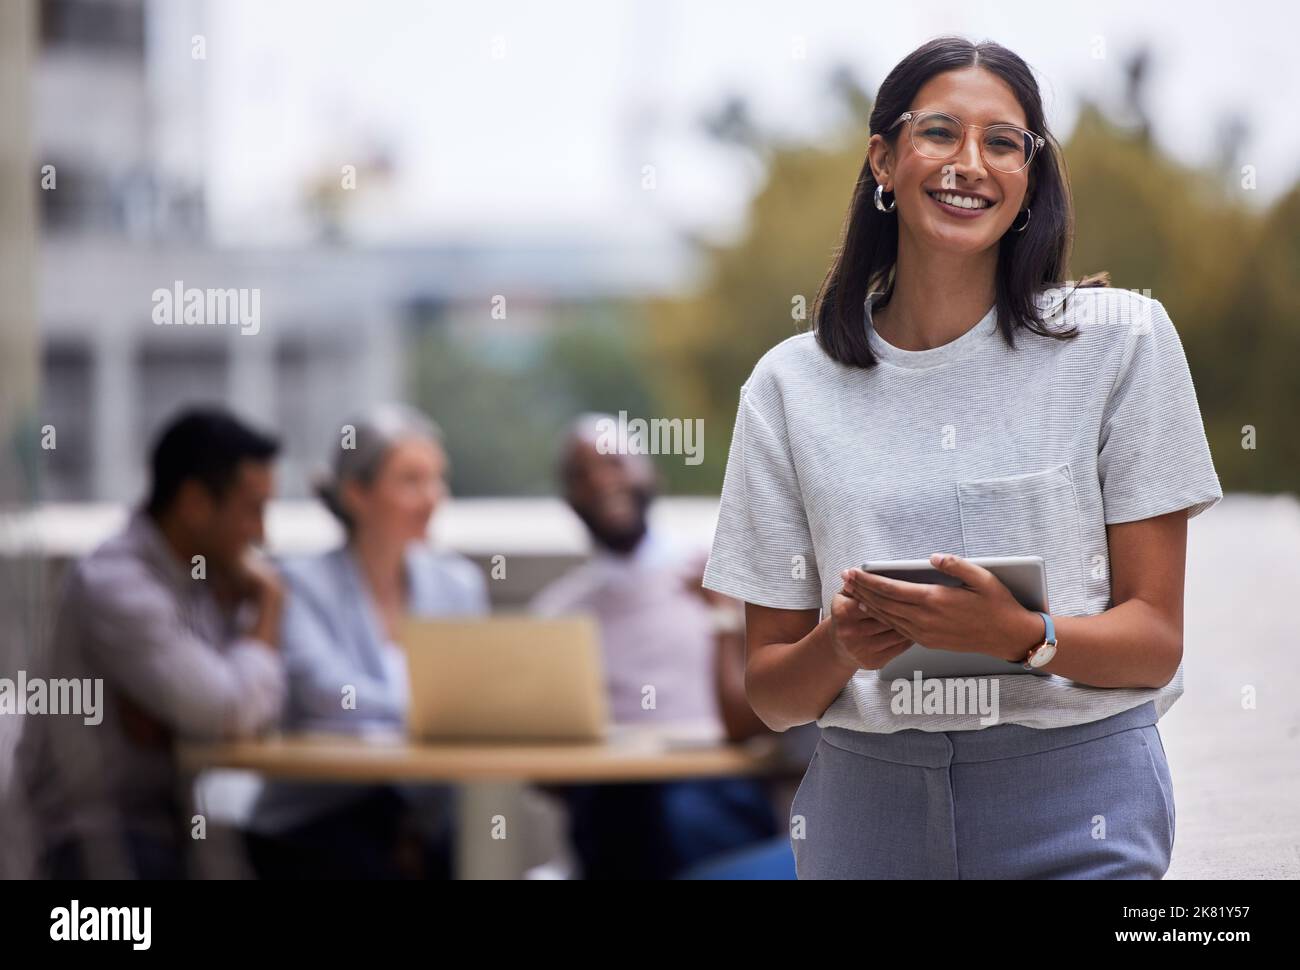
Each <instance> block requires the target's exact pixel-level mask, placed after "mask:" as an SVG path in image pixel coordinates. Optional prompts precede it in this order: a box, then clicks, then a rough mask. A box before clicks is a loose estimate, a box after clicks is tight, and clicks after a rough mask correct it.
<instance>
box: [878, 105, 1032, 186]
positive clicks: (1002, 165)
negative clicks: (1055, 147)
mask: <svg viewBox="0 0 1300 970" xmlns="http://www.w3.org/2000/svg"><path fill="white" fill-rule="evenodd" d="M904 121H910V122H911V123H912V130H911V135H912V147H913V148H915V149H916V152H917V154H918V155H923V156H925V157H926V158H933V159H945V158H952V157H953V156H955V155H956V154H957V153H958V152H960V151H961V149H962V146H963V145H964V144H965V143H966V129H967V128H978V129H980V130H981V131H982V132H984V137H983V139H982V140H981V141H980V156H981V157H982V158H983V159H984V163H985V164H986V165H988V167H989V168H993V169H997V170H998V171H999V172H1005V173H1007V174H1008V175H1010V174H1013V173H1015V172H1019V171H1020V170H1021V169H1023V168H1024V167H1025V166H1026V165H1028V164H1029V163H1030V162H1032V161H1033V160H1034V155H1035V154H1036V153H1037V151H1038V149H1040V148H1042V147H1043V145H1045V144H1046V143H1047V139H1045V138H1044V137H1043V136H1042V135H1036V134H1034V133H1033V132H1032V131H1029V130H1027V129H1025V128H1021V127H1019V126H1017V125H965V124H962V122H961V120H960V119H958V118H954V117H953V116H952V115H950V114H945V113H944V112H942V111H904V112H903V113H902V114H901V115H899V116H898V120H897V121H895V122H894V123H893V124H892V125H890V126H889V127H888V128H886V129H885V130H886V131H893V130H894V129H895V128H897V127H898V126H899V125H901V124H902V123H903V122H904Z"/></svg>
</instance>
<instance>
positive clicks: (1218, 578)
mask: <svg viewBox="0 0 1300 970" xmlns="http://www.w3.org/2000/svg"><path fill="white" fill-rule="evenodd" d="M1298 606H1300V502H1297V501H1296V499H1295V498H1294V497H1289V496H1288V497H1268V498H1263V497H1259V498H1257V497H1254V496H1248V495H1229V496H1226V497H1225V498H1224V499H1223V501H1222V502H1220V503H1219V505H1218V506H1217V507H1215V508H1213V509H1211V510H1210V511H1209V512H1206V513H1205V514H1204V515H1201V516H1198V517H1197V518H1195V519H1192V520H1191V522H1190V523H1189V524H1188V553H1187V602H1186V615H1185V621H1184V650H1183V677H1184V693H1183V696H1182V697H1181V698H1179V700H1178V702H1177V703H1176V704H1174V706H1173V707H1172V708H1171V709H1170V711H1169V713H1168V714H1166V715H1165V716H1164V717H1163V718H1161V720H1160V725H1159V727H1160V733H1161V736H1162V738H1163V739H1164V744H1165V752H1166V754H1167V756H1168V759H1169V766H1170V772H1171V774H1172V776H1173V781H1174V802H1175V819H1176V822H1175V836H1174V854H1173V861H1172V863H1171V865H1170V867H1169V872H1168V874H1167V875H1166V878H1168V879H1197V878H1218V879H1259V878H1268V879H1296V878H1300V628H1297V624H1296V620H1295V617H1294V615H1293V614H1292V612H1291V611H1292V610H1293V609H1296V608H1297V607H1298ZM1248 688H1253V689H1254V694H1255V708H1254V709H1253V710H1252V709H1249V707H1247V706H1246V705H1245V704H1244V702H1243V694H1244V693H1245V692H1246V690H1247V689H1248Z"/></svg>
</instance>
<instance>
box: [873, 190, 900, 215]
mask: <svg viewBox="0 0 1300 970" xmlns="http://www.w3.org/2000/svg"><path fill="white" fill-rule="evenodd" d="M884 193H885V187H884V186H883V185H877V186H876V208H877V209H879V210H880V211H881V212H893V211H894V210H895V209H897V208H898V200H897V199H890V200H889V208H888V209H886V208H885V204H884V203H883V202H881V201H880V200H881V197H882V196H883V195H884Z"/></svg>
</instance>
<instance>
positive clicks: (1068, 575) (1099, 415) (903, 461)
mask: <svg viewBox="0 0 1300 970" xmlns="http://www.w3.org/2000/svg"><path fill="white" fill-rule="evenodd" d="M1063 295H1064V293H1063V291H1061V290H1046V291H1044V292H1043V293H1041V294H1040V295H1039V298H1038V301H1039V306H1040V307H1042V308H1044V309H1045V310H1049V311H1050V313H1049V315H1047V317H1046V322H1047V324H1048V326H1049V327H1050V328H1053V329H1068V328H1069V326H1070V325H1074V326H1077V327H1078V329H1079V330H1080V335H1079V336H1078V337H1076V338H1074V339H1073V340H1065V341H1058V340H1054V339H1051V338H1048V337H1041V336H1038V335H1036V334H1033V333H1030V332H1028V331H1025V330H1018V331H1017V332H1016V335H1015V340H1016V347H1015V349H1014V350H1013V349H1011V348H1009V347H1007V345H1006V342H1005V340H1004V339H1003V338H1002V336H1001V334H1000V333H999V332H998V329H997V318H996V313H995V310H993V309H990V310H989V312H988V313H987V314H986V315H985V316H984V318H983V319H982V320H980V321H979V322H978V323H977V324H975V326H974V327H972V328H971V329H970V330H968V331H966V332H965V333H963V334H962V335H961V336H959V337H958V338H957V339H955V340H952V341H950V342H949V343H946V344H944V345H942V346H940V347H934V348H932V349H929V350H918V351H909V350H902V349H900V348H898V347H894V346H893V345H891V344H888V343H886V342H885V341H884V340H883V339H882V338H881V337H880V336H879V334H877V333H876V332H875V331H874V329H872V327H871V321H870V314H869V310H870V306H868V315H867V320H866V328H867V337H868V340H869V341H870V343H871V347H872V350H873V352H874V353H876V354H877V356H878V358H879V363H878V365H877V366H875V367H873V368H869V369H867V368H855V367H848V366H845V365H842V364H839V363H837V362H835V361H833V360H832V359H831V358H830V357H828V356H827V355H826V354H825V353H824V352H823V351H822V349H821V347H820V346H819V345H818V344H817V341H816V338H815V337H814V335H813V334H812V333H801V334H798V335H796V336H793V337H790V338H788V339H786V340H784V341H782V342H781V343H779V344H777V345H776V346H775V347H773V348H772V349H771V350H769V351H768V352H767V353H766V354H764V355H763V357H762V358H761V359H760V360H759V361H758V363H757V364H756V365H755V367H754V370H753V373H752V374H751V375H750V376H749V378H748V379H747V380H746V381H745V383H744V385H743V386H742V387H741V389H740V404H739V408H738V411H737V416H736V425H735V430H734V432H733V435H732V440H731V450H730V454H729V457H728V460H727V470H726V475H725V478H724V482H723V487H722V498H721V506H720V509H719V515H718V526H717V531H716V533H715V535H714V539H713V548H712V554H711V556H710V558H709V562H708V565H707V567H706V569H705V573H704V585H705V586H706V587H708V588H709V589H713V590H717V591H719V592H722V593H726V594H728V595H731V596H734V597H737V598H738V599H742V600H745V601H746V602H749V603H755V604H758V605H762V606H769V607H776V608H780V609H801V610H806V609H814V608H820V609H821V610H822V615H823V616H827V615H829V612H830V607H831V601H832V599H833V598H834V596H835V594H836V593H837V592H838V591H839V590H840V588H841V587H842V585H843V583H842V581H841V579H840V572H841V571H842V570H844V569H846V568H848V567H850V566H860V565H861V564H862V563H864V562H866V561H868V560H881V559H926V558H928V557H929V556H930V554H931V553H934V552H954V553H957V554H959V555H962V556H966V557H977V556H1024V555H1035V556H1042V557H1043V559H1044V561H1045V562H1046V565H1047V574H1048V600H1049V608H1050V612H1051V613H1053V614H1055V615H1067V616H1068V615H1072V616H1091V615H1094V614H1098V613H1102V612H1104V611H1105V610H1107V609H1109V608H1110V607H1111V606H1112V605H1113V603H1112V601H1111V594H1110V571H1109V568H1108V546H1107V541H1106V526H1107V525H1111V524H1114V523H1118V522H1131V521H1135V520H1138V519H1146V518H1150V517H1152V516H1156V515H1162V514H1164V513H1166V512H1172V511H1175V510H1178V509H1187V510H1188V515H1189V517H1190V516H1194V515H1198V514H1199V513H1201V512H1204V511H1205V510H1206V509H1209V508H1211V507H1212V506H1213V505H1214V504H1215V503H1217V502H1218V501H1219V499H1221V498H1222V497H1223V492H1222V490H1221V488H1220V486H1219V480H1218V476H1217V475H1216V473H1215V470H1214V465H1213V462H1212V460H1211V457H1210V450H1209V446H1208V444H1207V442H1206V439H1205V430H1204V427H1203V425H1202V422H1201V414H1200V410H1199V408H1198V405H1197V401H1196V393H1195V390H1194V389H1193V386H1192V378H1191V374H1190V372H1189V370H1188V367H1187V359H1186V357H1185V355H1184V353H1183V348H1182V343H1181V341H1180V340H1179V337H1178V332H1177V331H1176V330H1175V329H1174V325H1173V323H1172V322H1171V321H1170V319H1169V315H1168V314H1167V313H1166V311H1165V308H1164V306H1163V305H1162V304H1161V303H1160V302H1159V301H1158V300H1153V299H1150V298H1149V297H1145V296H1141V295H1139V294H1136V293H1133V292H1129V291H1126V290H1117V289H1105V288H1088V289H1081V290H1077V291H1074V292H1073V293H1071V294H1070V296H1069V299H1068V301H1066V304H1067V305H1066V306H1065V307H1064V308H1063V307H1062V296H1063ZM1134 646H1135V649H1136V648H1137V646H1138V645H1137V644H1135V645H1134ZM1061 649H1062V650H1068V649H1069V645H1068V644H1067V643H1065V642H1062V643H1061ZM998 688H999V697H998V702H999V720H1000V722H1001V723H1014V724H1023V725H1026V726H1028V727H1034V728H1052V727H1061V726H1064V725H1069V724H1079V723H1085V722H1088V721H1095V720H1098V719H1100V718H1104V717H1108V716H1110V715H1112V714H1117V713H1119V712H1121V711H1124V710H1128V709H1129V708H1132V707H1136V706H1138V705H1140V704H1144V703H1146V702H1147V701H1151V700H1154V701H1155V707H1156V710H1157V713H1158V716H1162V715H1163V714H1164V713H1165V711H1167V710H1168V709H1169V708H1170V706H1171V705H1172V704H1173V703H1174V701H1175V700H1177V699H1178V697H1179V696H1180V695H1181V694H1182V692H1183V670H1182V665H1181V664H1180V665H1179V667H1178V671H1177V673H1175V675H1174V677H1173V679H1172V680H1171V681H1170V682H1169V683H1168V684H1166V685H1165V686H1164V687H1161V688H1159V689H1154V690H1153V689H1132V688H1101V687H1088V686H1083V685H1080V684H1077V683H1075V682H1074V681H1071V680H1068V679H1066V678H1063V677H1059V676H1055V675H1053V676H1048V677H1042V676H1036V675H1033V674H1028V673H1026V674H1023V675H1009V676H1004V677H1001V678H1000V681H999V684H998ZM892 698H893V692H892V691H891V689H890V681H889V680H888V679H883V678H881V677H880V675H879V672H878V671H874V670H859V671H858V672H857V674H855V675H854V677H853V678H852V679H851V680H850V681H849V682H848V684H846V685H845V687H844V689H843V690H842V691H841V692H840V694H839V696H838V697H837V698H836V699H835V701H834V702H833V703H832V704H831V706H830V707H829V708H827V709H826V711H825V712H824V713H823V714H822V716H821V717H820V718H819V719H818V721H817V723H818V725H819V726H821V727H842V728H848V729H850V730H856V731H867V732H879V733H890V732H894V731H899V730H903V729H905V728H918V729H920V730H923V731H952V730H977V729H979V728H981V727H984V726H986V725H985V724H982V723H981V721H980V715H979V714H978V713H968V714H932V713H909V714H899V713H894V711H893V710H891V707H890V701H891V699H892Z"/></svg>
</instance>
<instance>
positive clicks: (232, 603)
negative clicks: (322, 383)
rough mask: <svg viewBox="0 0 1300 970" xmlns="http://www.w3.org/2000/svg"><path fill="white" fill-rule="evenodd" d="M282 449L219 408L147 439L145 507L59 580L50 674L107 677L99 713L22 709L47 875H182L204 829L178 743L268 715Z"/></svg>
mask: <svg viewBox="0 0 1300 970" xmlns="http://www.w3.org/2000/svg"><path fill="white" fill-rule="evenodd" d="M277 450H278V445H277V443H276V441H275V440H274V439H272V438H270V437H267V436H266V435H263V434H261V433H259V432H257V431H255V430H253V429H251V428H249V427H247V426H245V425H244V424H242V423H240V422H239V421H238V420H236V419H235V418H233V417H231V416H230V415H228V414H226V413H224V412H223V411H220V410H193V411H190V412H188V413H185V414H183V415H181V416H180V417H179V418H177V419H175V420H174V421H173V422H172V423H171V424H170V425H169V426H168V427H167V428H166V429H164V431H163V433H162V435H161V436H160V438H159V439H158V441H157V443H156V445H155V447H154V449H153V453H152V484H151V488H150V493H149V497H148V501H147V503H146V504H145V506H144V507H143V508H141V509H139V510H137V511H136V512H134V513H133V514H132V516H131V518H130V520H129V521H128V523H127V525H126V527H125V529H124V530H123V531H122V532H121V533H119V534H118V535H116V536H114V537H113V538H111V539H109V540H108V541H107V542H105V543H104V544H103V545H101V546H100V547H99V548H97V549H96V550H95V551H94V552H92V553H90V555H88V556H87V557H85V558H84V559H82V560H81V561H80V562H78V563H77V564H76V565H75V566H73V567H72V568H71V571H70V574H69V575H68V576H67V577H66V580H65V582H64V585H63V587H62V590H61V594H60V601H59V606H58V609H57V618H56V621H55V628H54V633H53V640H52V643H51V649H50V654H49V657H48V668H49V669H48V671H46V672H45V673H46V674H47V676H49V677H54V678H95V679H102V684H103V711H102V712H101V713H102V720H101V721H100V722H99V723H95V724H88V723H86V722H85V719H83V718H80V717H75V716H69V715H44V716H29V717H28V718H27V724H26V730H25V731H24V736H23V739H22V742H21V751H20V758H21V760H22V762H23V765H24V768H25V774H26V777H27V779H28V786H29V799H30V802H31V808H32V810H33V813H34V815H35V817H36V820H37V823H38V825H39V827H40V828H41V830H42V831H41V834H42V837H43V850H44V862H45V866H46V869H47V871H48V874H49V875H50V876H52V877H54V878H85V877H94V878H100V877H115V878H122V877H127V878H129V877H143V878H179V877H182V876H184V875H185V872H186V866H185V860H186V852H185V846H186V845H188V844H190V843H191V841H192V840H193V838H195V837H197V836H198V835H201V834H205V833H203V832H202V831H201V828H202V825H203V824H204V823H203V822H202V821H201V820H200V821H197V822H196V821H195V820H192V819H191V818H190V817H189V814H188V806H187V805H186V802H187V801H188V798H187V797H186V795H185V794H184V793H183V792H181V791H180V790H179V788H180V779H179V778H178V775H177V772H176V769H175V765H174V754H173V743H174V742H175V741H176V740H178V739H183V738H184V739H200V740H217V739H229V738H239V737H247V736H250V735H253V734H256V733H257V732H259V731H261V730H262V729H263V728H265V727H266V726H268V725H269V724H272V723H273V722H274V721H275V719H276V718H277V717H278V715H279V713H280V709H281V705H282V703H283V697H284V690H285V686H284V674H283V669H282V664H281V661H280V657H279V655H278V653H277V650H276V642H277V637H278V635H279V626H280V608H281V602H282V598H283V593H282V590H281V585H280V582H279V580H278V578H277V577H276V575H275V573H274V572H273V571H272V570H270V569H269V568H268V567H267V566H266V565H265V563H264V561H263V560H261V559H260V558H258V557H257V556H256V555H254V550H253V549H252V548H251V547H252V546H253V544H255V543H260V542H261V541H262V537H263V523H262V520H263V511H264V509H265V506H266V502H267V500H268V499H269V498H270V496H271V493H272V490H273V474H272V466H271V462H272V459H273V458H274V456H275V454H276V452H277ZM194 825H198V826H200V830H196V831H192V827H193V826H194Z"/></svg>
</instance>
